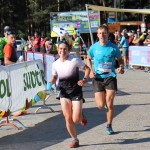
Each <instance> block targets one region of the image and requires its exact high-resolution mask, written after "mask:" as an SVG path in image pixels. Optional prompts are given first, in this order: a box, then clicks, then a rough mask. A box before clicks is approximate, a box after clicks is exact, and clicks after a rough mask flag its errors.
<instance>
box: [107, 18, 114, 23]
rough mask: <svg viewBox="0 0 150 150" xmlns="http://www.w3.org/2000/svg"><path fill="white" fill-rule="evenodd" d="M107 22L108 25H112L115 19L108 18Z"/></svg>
mask: <svg viewBox="0 0 150 150" xmlns="http://www.w3.org/2000/svg"><path fill="white" fill-rule="evenodd" d="M107 22H108V23H114V22H116V19H115V18H108V19H107Z"/></svg>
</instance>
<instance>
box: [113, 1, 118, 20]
mask: <svg viewBox="0 0 150 150" xmlns="http://www.w3.org/2000/svg"><path fill="white" fill-rule="evenodd" d="M114 8H116V0H114ZM115 20H116V22H117V21H118V19H117V12H115Z"/></svg>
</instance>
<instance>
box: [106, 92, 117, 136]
mask: <svg viewBox="0 0 150 150" xmlns="http://www.w3.org/2000/svg"><path fill="white" fill-rule="evenodd" d="M115 94H116V91H115V90H106V105H107V108H108V110H107V113H106V114H107V127H108V128H109V127H110V128H111V125H112V120H113V116H114V104H113V103H114V97H115ZM108 132H109V131H108ZM112 132H113V131H112ZM109 134H111V133H109Z"/></svg>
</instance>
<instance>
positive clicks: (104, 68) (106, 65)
mask: <svg viewBox="0 0 150 150" xmlns="http://www.w3.org/2000/svg"><path fill="white" fill-rule="evenodd" d="M98 70H99V71H101V72H103V73H106V72H108V73H111V72H112V62H102V63H99V65H98Z"/></svg>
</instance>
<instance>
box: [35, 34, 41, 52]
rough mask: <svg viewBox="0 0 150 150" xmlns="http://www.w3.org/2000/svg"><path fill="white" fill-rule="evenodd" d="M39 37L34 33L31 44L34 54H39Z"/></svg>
mask: <svg viewBox="0 0 150 150" xmlns="http://www.w3.org/2000/svg"><path fill="white" fill-rule="evenodd" d="M40 41H41V39H40V37H39V34H38V32H35V33H34V42H33V49H34V51H35V52H40Z"/></svg>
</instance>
